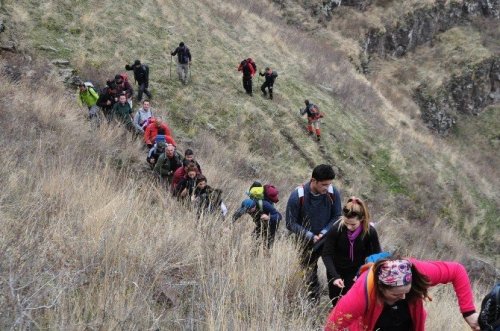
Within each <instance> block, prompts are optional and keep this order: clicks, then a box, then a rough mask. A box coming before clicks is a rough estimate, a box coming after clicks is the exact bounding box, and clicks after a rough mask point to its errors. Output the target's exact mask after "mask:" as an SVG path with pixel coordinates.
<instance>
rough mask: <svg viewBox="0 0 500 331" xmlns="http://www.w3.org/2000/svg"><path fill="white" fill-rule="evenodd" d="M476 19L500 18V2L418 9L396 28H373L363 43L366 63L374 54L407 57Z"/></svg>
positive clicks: (466, 0) (472, 0)
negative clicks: (456, 26) (435, 38)
mask: <svg viewBox="0 0 500 331" xmlns="http://www.w3.org/2000/svg"><path fill="white" fill-rule="evenodd" d="M475 16H484V17H492V18H494V19H499V18H500V0H463V1H462V2H461V3H460V2H454V3H451V4H449V5H445V4H444V1H440V2H439V3H438V4H437V5H436V6H433V7H430V8H421V9H418V10H416V11H414V12H412V13H410V14H408V15H407V16H406V17H403V18H401V19H400V20H399V21H398V23H397V24H396V25H395V26H386V27H385V28H384V29H371V30H369V31H368V33H367V34H366V37H365V40H364V41H363V42H362V50H363V55H364V57H365V61H366V59H367V58H369V56H370V55H371V54H377V55H379V56H387V55H390V56H396V57H399V56H403V55H405V54H406V53H407V52H409V51H412V50H414V49H415V48H416V47H417V46H419V45H421V44H423V43H425V42H428V41H431V40H432V38H433V37H434V36H435V35H436V34H437V33H440V32H443V31H446V30H448V29H450V28H451V27H453V26H455V25H458V24H463V23H465V22H467V21H468V20H469V19H470V18H472V17H475Z"/></svg>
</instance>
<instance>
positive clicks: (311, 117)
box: [300, 100, 323, 141]
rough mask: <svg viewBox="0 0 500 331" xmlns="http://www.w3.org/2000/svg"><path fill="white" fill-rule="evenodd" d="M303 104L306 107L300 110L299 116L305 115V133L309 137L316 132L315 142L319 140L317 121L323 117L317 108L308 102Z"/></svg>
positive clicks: (319, 131) (319, 132)
mask: <svg viewBox="0 0 500 331" xmlns="http://www.w3.org/2000/svg"><path fill="white" fill-rule="evenodd" d="M304 103H305V104H306V107H305V108H304V109H301V110H300V115H304V114H307V132H309V135H313V134H314V133H315V131H313V129H314V130H316V140H317V141H320V140H321V130H320V128H319V121H320V119H321V118H322V117H323V115H322V114H321V113H320V111H319V108H318V106H316V105H315V104H313V103H312V102H310V101H309V100H305V101H304Z"/></svg>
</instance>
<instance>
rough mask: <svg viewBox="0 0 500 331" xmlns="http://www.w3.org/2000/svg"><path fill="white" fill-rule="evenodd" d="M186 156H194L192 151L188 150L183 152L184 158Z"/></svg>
mask: <svg viewBox="0 0 500 331" xmlns="http://www.w3.org/2000/svg"><path fill="white" fill-rule="evenodd" d="M186 155H194V152H193V150H192V149H190V148H188V149H186V151H185V152H184V156H186Z"/></svg>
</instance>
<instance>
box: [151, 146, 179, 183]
mask: <svg viewBox="0 0 500 331" xmlns="http://www.w3.org/2000/svg"><path fill="white" fill-rule="evenodd" d="M180 167H182V156H181V155H180V154H179V153H178V152H177V151H176V152H175V153H174V157H173V158H171V159H169V158H167V155H166V154H165V153H162V154H161V155H160V157H159V158H158V161H156V164H155V167H154V169H153V171H154V172H156V173H157V174H158V175H160V176H162V177H168V178H169V179H171V178H172V176H173V175H174V172H175V170H177V169H178V168H180Z"/></svg>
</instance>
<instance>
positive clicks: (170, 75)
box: [169, 55, 173, 79]
mask: <svg viewBox="0 0 500 331" xmlns="http://www.w3.org/2000/svg"><path fill="white" fill-rule="evenodd" d="M172 61H173V60H172V55H170V74H169V78H170V79H172Z"/></svg>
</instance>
